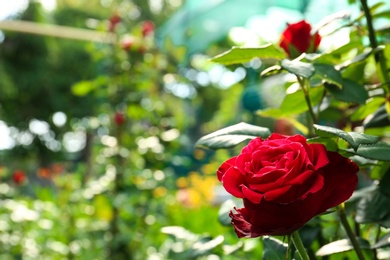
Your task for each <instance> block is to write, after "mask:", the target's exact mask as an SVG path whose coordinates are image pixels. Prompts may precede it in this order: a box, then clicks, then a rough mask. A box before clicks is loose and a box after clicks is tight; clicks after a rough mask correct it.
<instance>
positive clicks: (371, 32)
mask: <svg viewBox="0 0 390 260" xmlns="http://www.w3.org/2000/svg"><path fill="white" fill-rule="evenodd" d="M360 3H361V4H362V8H363V11H364V15H365V17H366V21H367V29H368V38H369V39H370V45H371V48H372V50H373V51H374V52H375V56H374V57H375V61H376V62H377V63H378V64H379V67H380V69H381V74H382V77H383V80H384V82H385V83H386V84H385V85H384V86H385V91H386V92H387V93H389V92H390V88H389V83H388V82H389V81H390V78H389V75H388V74H387V68H386V61H385V60H384V59H383V57H382V56H383V55H381V54H380V53H379V52H376V48H377V47H378V42H377V41H376V36H375V30H374V26H373V25H372V16H371V13H370V9H369V8H368V5H367V0H360Z"/></svg>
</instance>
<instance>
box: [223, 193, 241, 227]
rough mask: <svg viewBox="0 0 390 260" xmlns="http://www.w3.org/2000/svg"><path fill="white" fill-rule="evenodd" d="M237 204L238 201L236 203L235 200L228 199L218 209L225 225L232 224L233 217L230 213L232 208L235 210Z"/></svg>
mask: <svg viewBox="0 0 390 260" xmlns="http://www.w3.org/2000/svg"><path fill="white" fill-rule="evenodd" d="M234 207H237V206H236V203H234V201H233V200H231V199H228V200H226V201H225V202H224V203H222V205H221V207H220V208H219V211H218V220H219V222H220V223H221V224H222V225H223V226H231V225H232V224H231V218H230V216H229V213H230V211H231V210H233V208H234Z"/></svg>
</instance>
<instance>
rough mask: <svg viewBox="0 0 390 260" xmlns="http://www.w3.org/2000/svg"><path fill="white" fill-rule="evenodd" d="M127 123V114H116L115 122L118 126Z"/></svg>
mask: <svg viewBox="0 0 390 260" xmlns="http://www.w3.org/2000/svg"><path fill="white" fill-rule="evenodd" d="M125 121H126V117H125V114H123V113H121V112H116V113H115V115H114V122H115V124H116V125H118V126H120V125H123V124H124V123H125Z"/></svg>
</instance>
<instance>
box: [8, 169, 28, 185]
mask: <svg viewBox="0 0 390 260" xmlns="http://www.w3.org/2000/svg"><path fill="white" fill-rule="evenodd" d="M26 179H27V177H26V174H25V173H24V171H22V170H16V171H14V173H13V174H12V180H13V181H14V183H15V184H17V185H20V184H22V183H24V182H25V181H26Z"/></svg>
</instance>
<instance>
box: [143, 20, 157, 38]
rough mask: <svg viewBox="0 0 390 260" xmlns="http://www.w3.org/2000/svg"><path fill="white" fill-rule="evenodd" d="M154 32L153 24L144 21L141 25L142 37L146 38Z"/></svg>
mask: <svg viewBox="0 0 390 260" xmlns="http://www.w3.org/2000/svg"><path fill="white" fill-rule="evenodd" d="M153 32H154V23H153V22H152V21H145V22H144V23H143V24H142V35H143V36H144V37H145V36H148V35H150V34H152V33H153Z"/></svg>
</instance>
